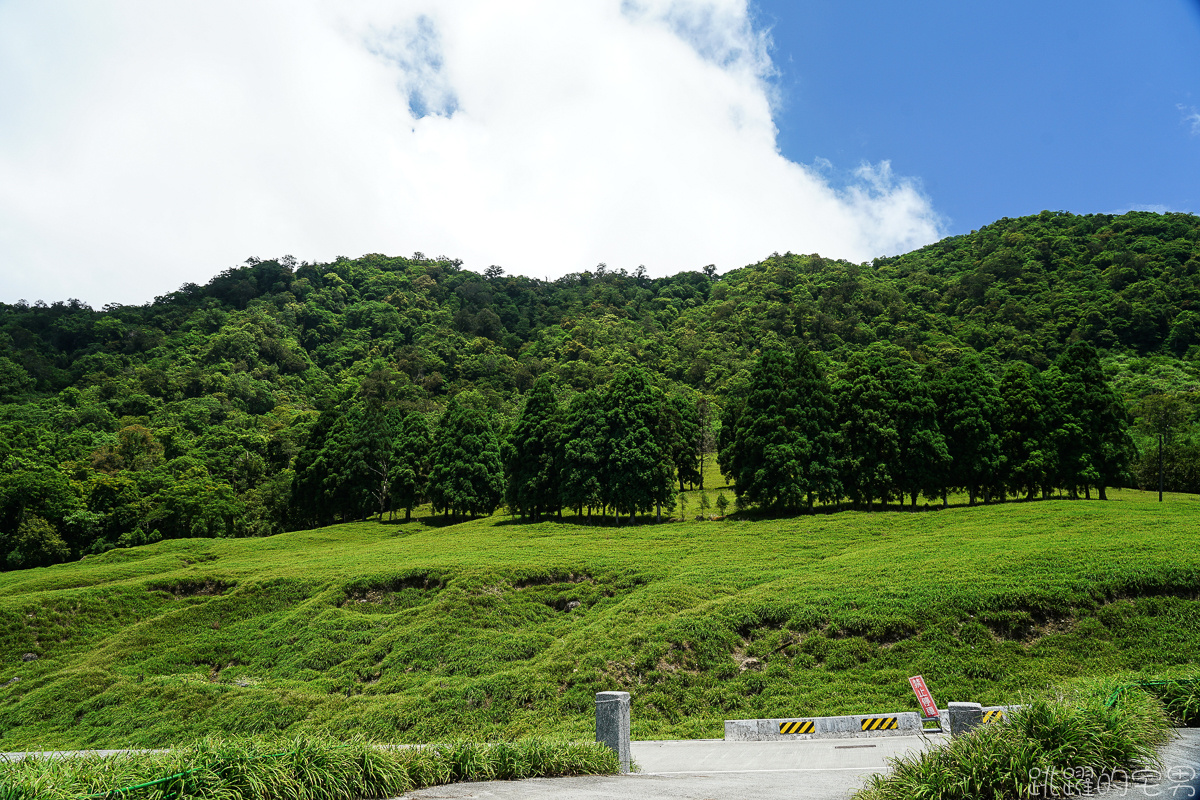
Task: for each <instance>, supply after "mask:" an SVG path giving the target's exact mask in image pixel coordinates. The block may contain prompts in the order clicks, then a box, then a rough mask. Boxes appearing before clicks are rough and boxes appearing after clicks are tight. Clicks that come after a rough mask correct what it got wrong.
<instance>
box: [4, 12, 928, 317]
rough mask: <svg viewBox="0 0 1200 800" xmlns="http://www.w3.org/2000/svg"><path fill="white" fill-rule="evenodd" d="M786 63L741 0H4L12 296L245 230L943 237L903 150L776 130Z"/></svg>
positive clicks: (102, 280) (152, 275) (616, 238)
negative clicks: (778, 68)
mask: <svg viewBox="0 0 1200 800" xmlns="http://www.w3.org/2000/svg"><path fill="white" fill-rule="evenodd" d="M772 70H773V67H772V64H771V61H770V57H769V42H768V40H767V34H766V32H764V31H763V30H762V29H761V28H760V27H758V26H756V25H755V24H754V20H753V19H752V17H751V14H750V10H749V9H748V8H747V5H746V3H745V2H744V0H673V1H672V0H640V1H639V2H634V1H633V0H625V2H621V0H571V2H562V1H561V0H510V2H504V3H497V2H494V0H436V1H435V0H395V1H394V2H383V1H382V0H379V1H373V0H338V1H337V2H332V1H330V2H323V1H322V0H278V1H275V0H262V1H261V2H246V1H245V0H239V2H230V1H228V0H206V2H178V3H161V2H152V1H149V0H112V1H111V2H106V3H94V2H91V1H90V0H76V1H75V2H71V1H70V0H61V2H55V3H46V2H42V0H9V2H7V3H4V4H0V108H3V109H4V113H3V114H2V115H0V300H6V301H12V300H15V299H17V298H18V297H25V298H28V299H30V300H32V299H35V298H44V299H47V300H51V299H63V298H66V297H79V298H82V299H84V300H85V301H88V302H91V303H93V304H100V303H104V302H109V301H119V302H144V301H146V300H148V299H150V298H152V297H153V296H155V295H157V294H162V293H164V292H167V291H170V290H172V289H174V288H176V287H177V286H179V285H180V284H181V283H183V282H185V281H196V282H203V281H205V280H206V279H207V278H208V277H210V276H211V275H212V274H214V273H215V272H216V271H218V270H220V269H222V268H224V267H226V266H230V265H232V264H235V263H238V262H240V261H242V260H243V259H245V258H246V257H247V256H251V255H254V256H259V257H270V256H277V255H282V254H284V253H292V254H295V255H296V256H297V257H299V258H302V259H310V260H318V259H329V258H333V257H334V256H336V255H339V254H342V255H349V256H355V255H359V254H361V253H366V252H384V253H393V254H407V253H411V252H413V251H417V250H420V251H423V252H425V253H428V254H431V255H438V254H444V255H448V256H451V257H456V258H461V259H463V260H464V261H465V262H466V266H468V267H469V268H475V269H483V268H484V267H486V266H488V265H489V264H501V265H503V266H504V267H505V268H506V269H508V271H509V272H516V273H523V274H527V275H533V276H538V277H554V276H557V275H561V274H563V273H566V272H570V271H576V270H580V269H586V268H589V267H592V266H594V265H595V264H596V263H597V262H600V261H604V262H606V263H608V264H609V265H610V266H611V267H630V268H632V267H635V266H637V265H639V264H645V265H646V267H647V268H648V269H649V270H650V272H651V273H652V274H665V273H670V272H673V271H676V270H681V269H691V268H697V267H699V266H702V265H704V264H708V263H715V264H717V265H718V267H719V268H721V269H729V268H733V267H737V266H741V265H743V264H745V263H748V262H751V261H754V260H757V259H759V258H761V257H763V256H764V255H766V254H769V253H770V252H772V251H776V250H778V251H783V250H792V251H795V252H821V253H823V254H826V255H831V256H839V257H845V258H850V259H854V260H862V259H867V258H870V257H872V256H875V255H880V254H883V253H893V252H900V251H903V250H907V249H909V248H911V247H914V246H917V245H920V244H923V243H926V242H928V241H931V240H933V239H935V238H936V237H937V236H938V234H939V228H938V219H937V216H936V215H935V214H934V212H933V210H932V209H931V206H930V203H929V201H928V199H927V198H926V197H925V196H923V195H922V194H921V192H920V191H919V188H918V186H917V185H915V184H914V183H913V182H912V181H909V180H906V179H901V178H898V177H897V176H895V175H893V174H892V172H891V170H890V168H889V166H888V165H887V164H886V163H883V164H876V165H861V166H859V165H839V166H840V167H843V168H846V167H851V168H857V172H856V173H855V175H854V177H853V178H852V179H851V181H850V182H849V184H845V183H844V182H834V181H831V180H830V178H829V173H828V171H826V170H824V169H822V168H820V167H819V166H807V165H803V164H798V163H795V162H792V161H789V160H788V159H786V158H784V157H783V156H782V155H781V154H780V153H779V151H778V149H777V147H776V139H775V133H776V132H775V127H774V124H773V121H772V104H773V96H772V85H771V81H770V78H771V75H772ZM809 79H810V80H819V79H820V76H810V77H809ZM813 156H814V162H813V163H814V164H819V159H818V158H817V157H818V156H820V154H813Z"/></svg>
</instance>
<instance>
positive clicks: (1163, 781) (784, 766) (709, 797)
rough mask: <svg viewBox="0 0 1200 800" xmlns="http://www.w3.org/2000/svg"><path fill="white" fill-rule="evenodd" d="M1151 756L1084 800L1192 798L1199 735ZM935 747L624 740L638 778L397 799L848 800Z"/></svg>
mask: <svg viewBox="0 0 1200 800" xmlns="http://www.w3.org/2000/svg"><path fill="white" fill-rule="evenodd" d="M1176 733H1177V736H1176V737H1175V738H1174V739H1172V740H1171V741H1170V742H1169V743H1167V745H1166V746H1165V747H1164V748H1162V750H1161V751H1160V757H1161V759H1162V769H1160V770H1147V771H1145V772H1143V773H1141V774H1135V775H1132V776H1130V777H1131V778H1133V780H1132V781H1129V782H1124V783H1115V784H1111V785H1109V786H1107V787H1106V788H1104V789H1103V790H1102V791H1099V792H1098V793H1096V794H1094V795H1092V796H1095V797H1102V798H1110V800H1111V798H1118V797H1129V798H1142V797H1154V798H1164V800H1184V798H1197V799H1200V730H1197V729H1191V730H1179V731H1177V732H1176ZM943 741H945V737H943V736H942V735H940V734H932V735H929V736H927V737H918V736H897V737H888V738H886V739H885V738H880V739H871V740H864V739H817V740H809V741H794V742H726V741H724V740H721V739H702V740H697V741H667V742H633V743H632V750H633V758H634V761H636V762H637V764H638V766H639V767H641V769H642V772H640V773H638V774H634V775H619V776H608V777H581V778H534V779H531V780H524V781H489V782H486V783H458V784H451V785H449V786H433V787H430V788H428V789H420V790H417V791H414V792H409V793H408V794H406V795H404V797H403V798H400V800H435V798H438V799H440V798H447V800H467V799H468V798H478V799H479V800H492V798H496V800H517V799H518V798H522V799H524V798H530V799H531V800H540V799H541V798H547V799H548V798H563V799H564V800H657V799H658V798H664V800H726V799H728V800H735V799H736V800H743V799H744V798H748V797H749V798H754V800H848V798H849V797H851V796H852V795H853V794H854V792H855V791H857V790H858V789H859V788H861V787H862V786H863V784H864V782H865V781H866V779H867V776H869V775H871V774H873V773H877V772H885V771H886V770H887V758H888V757H889V756H897V755H904V754H907V753H912V752H915V751H918V750H920V749H922V748H923V747H928V746H931V745H934V744H938V743H941V742H943Z"/></svg>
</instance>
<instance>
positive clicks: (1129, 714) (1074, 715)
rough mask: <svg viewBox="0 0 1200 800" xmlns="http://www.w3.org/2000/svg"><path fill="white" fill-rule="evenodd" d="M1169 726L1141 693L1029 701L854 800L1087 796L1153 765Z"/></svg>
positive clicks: (911, 762)
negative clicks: (1113, 698) (1109, 700)
mask: <svg viewBox="0 0 1200 800" xmlns="http://www.w3.org/2000/svg"><path fill="white" fill-rule="evenodd" d="M1168 735H1169V723H1168V720H1167V717H1166V715H1165V714H1164V713H1163V710H1162V706H1161V705H1159V704H1158V703H1157V702H1156V701H1155V700H1154V699H1153V698H1152V697H1150V696H1149V695H1147V694H1144V693H1141V692H1138V693H1130V694H1128V695H1126V696H1124V699H1123V702H1122V703H1120V704H1119V705H1117V706H1115V707H1108V706H1106V705H1105V704H1104V697H1103V694H1102V693H1100V692H1099V691H1092V692H1089V693H1086V694H1083V695H1082V696H1080V695H1076V696H1075V697H1071V698H1056V699H1049V698H1042V699H1035V700H1032V701H1031V702H1030V703H1029V704H1028V705H1026V706H1025V707H1024V708H1022V709H1020V710H1018V711H1013V712H1011V713H1009V714H1008V715H1007V717H1006V719H1005V720H1004V721H1003V722H1000V723H993V724H989V725H984V726H982V727H979V728H976V729H975V730H973V731H971V732H970V733H968V734H966V735H964V736H956V737H955V738H954V739H952V740H951V741H950V742H949V743H947V744H944V745H942V746H939V747H934V748H930V749H928V750H924V751H922V752H920V753H917V754H915V755H911V756H904V757H901V758H899V759H895V760H894V761H893V764H892V769H891V771H890V772H889V773H888V774H887V775H884V776H880V775H873V776H871V777H870V778H869V779H868V783H867V787H866V788H865V789H863V790H862V791H860V792H858V793H857V794H856V795H855V799H856V800H911V798H918V797H919V798H929V800H982V798H995V800H1010V799H1011V800H1017V798H1022V797H1063V796H1078V795H1081V794H1092V793H1094V792H1095V791H1096V790H1098V789H1100V788H1103V787H1104V786H1106V785H1108V784H1111V783H1113V782H1124V781H1126V780H1128V779H1129V778H1130V777H1132V775H1133V774H1134V773H1135V772H1136V771H1137V770H1139V769H1141V768H1144V767H1148V766H1151V765H1153V764H1155V763H1157V754H1156V752H1155V746H1156V745H1158V744H1161V743H1163V742H1164V741H1166V739H1167V737H1168Z"/></svg>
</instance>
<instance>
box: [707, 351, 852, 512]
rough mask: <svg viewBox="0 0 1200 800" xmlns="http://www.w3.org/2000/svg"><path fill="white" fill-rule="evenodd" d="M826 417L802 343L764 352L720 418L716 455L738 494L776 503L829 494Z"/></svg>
mask: <svg viewBox="0 0 1200 800" xmlns="http://www.w3.org/2000/svg"><path fill="white" fill-rule="evenodd" d="M833 416H834V406H833V400H832V397H831V394H830V390H829V386H828V383H827V382H826V380H825V375H824V373H823V371H822V370H821V367H820V365H819V364H818V363H817V361H816V358H815V357H814V356H813V354H812V353H811V352H810V351H809V350H808V349H807V348H800V349H798V350H796V351H794V352H790V353H789V352H785V351H783V350H775V349H772V350H767V351H765V352H764V353H763V354H762V356H761V357H760V358H759V360H758V362H757V363H756V364H755V365H754V367H753V368H752V369H751V371H750V380H749V384H748V385H747V386H745V387H744V388H743V389H742V390H741V391H740V392H739V393H738V395H737V396H735V397H733V398H732V399H731V402H730V403H729V404H728V405H727V407H726V413H725V415H724V418H723V420H722V437H721V439H722V442H721V444H722V446H721V450H720V453H719V455H718V458H719V460H720V464H721V471H722V472H724V473H725V474H726V475H727V476H728V477H730V478H732V479H733V481H734V486H735V490H736V491H737V494H738V497H739V498H742V499H743V500H744V501H745V502H750V503H754V504H757V505H761V506H764V507H768V508H778V509H799V508H811V507H812V504H813V502H814V501H815V500H820V501H822V502H831V501H833V500H836V499H837V498H838V497H839V496H840V495H841V484H840V483H839V481H838V475H837V467H836V465H835V463H834V439H835V434H834V430H833Z"/></svg>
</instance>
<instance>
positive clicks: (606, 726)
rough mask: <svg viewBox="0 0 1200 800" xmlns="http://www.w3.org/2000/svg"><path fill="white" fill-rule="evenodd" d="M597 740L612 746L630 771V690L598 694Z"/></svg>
mask: <svg viewBox="0 0 1200 800" xmlns="http://www.w3.org/2000/svg"><path fill="white" fill-rule="evenodd" d="M596 741H597V742H603V743H604V744H606V745H608V746H609V747H611V748H612V749H613V750H614V751H615V752H616V754H617V758H618V759H620V761H621V772H629V692H598V693H597V694H596Z"/></svg>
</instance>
